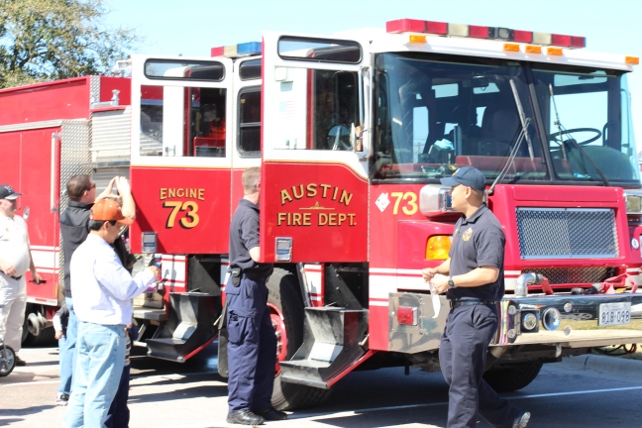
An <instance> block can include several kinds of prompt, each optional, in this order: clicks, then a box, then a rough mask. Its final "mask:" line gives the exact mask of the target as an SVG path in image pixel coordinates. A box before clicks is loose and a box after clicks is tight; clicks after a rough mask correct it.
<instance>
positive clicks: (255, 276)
mask: <svg viewBox="0 0 642 428" xmlns="http://www.w3.org/2000/svg"><path fill="white" fill-rule="evenodd" d="M243 275H245V277H246V278H248V279H251V280H252V281H256V282H266V281H267V280H268V278H269V277H270V275H265V274H263V273H258V272H251V271H245V270H244V271H243Z"/></svg>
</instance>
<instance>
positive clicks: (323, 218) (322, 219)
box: [319, 213, 328, 226]
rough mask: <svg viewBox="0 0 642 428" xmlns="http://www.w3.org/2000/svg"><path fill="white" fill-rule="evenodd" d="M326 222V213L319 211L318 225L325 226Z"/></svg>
mask: <svg viewBox="0 0 642 428" xmlns="http://www.w3.org/2000/svg"><path fill="white" fill-rule="evenodd" d="M326 224H328V214H326V213H319V226H325V225H326Z"/></svg>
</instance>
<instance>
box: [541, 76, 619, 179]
mask: <svg viewBox="0 0 642 428" xmlns="http://www.w3.org/2000/svg"><path fill="white" fill-rule="evenodd" d="M548 91H549V93H550V95H551V100H552V101H553V110H555V125H557V130H558V132H559V137H558V138H559V143H560V150H561V151H562V155H563V157H564V159H568V158H567V156H566V147H565V144H566V143H567V142H568V143H570V144H571V145H572V146H573V147H575V148H576V149H577V150H578V151H579V152H580V154H581V155H582V156H583V157H584V158H585V159H586V160H588V162H589V164H590V165H591V166H592V167H593V168H594V169H595V171H596V172H597V174H598V175H599V176H600V178H601V179H602V181H603V182H604V186H606V187H608V186H610V184H609V180H607V178H606V177H605V176H604V174H603V173H602V171H601V170H600V169H599V168H598V167H597V165H596V164H595V162H593V159H591V157H590V156H589V155H588V154H586V151H585V150H584V149H583V148H582V146H581V145H580V144H579V143H578V142H577V141H576V140H575V138H569V139H567V140H566V141H563V140H562V135H563V134H564V133H565V131H566V128H564V126H563V125H562V121H561V120H560V115H559V111H558V110H557V103H556V102H555V94H554V93H553V85H552V84H550V83H549V84H548ZM548 138H550V137H548ZM568 161H569V165H570V159H568Z"/></svg>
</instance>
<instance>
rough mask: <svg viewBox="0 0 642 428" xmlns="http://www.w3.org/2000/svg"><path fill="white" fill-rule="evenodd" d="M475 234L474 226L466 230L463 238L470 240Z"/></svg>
mask: <svg viewBox="0 0 642 428" xmlns="http://www.w3.org/2000/svg"><path fill="white" fill-rule="evenodd" d="M471 236H473V228H472V227H471V228H470V229H466V231H465V232H464V233H463V234H462V235H461V239H463V240H464V241H468V240H469V239H470V237H471Z"/></svg>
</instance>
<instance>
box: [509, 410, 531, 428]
mask: <svg viewBox="0 0 642 428" xmlns="http://www.w3.org/2000/svg"><path fill="white" fill-rule="evenodd" d="M530 419H531V414H530V413H529V412H524V413H522V415H521V416H520V417H519V418H517V419H515V420H514V421H513V428H526V425H528V421H529V420H530Z"/></svg>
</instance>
